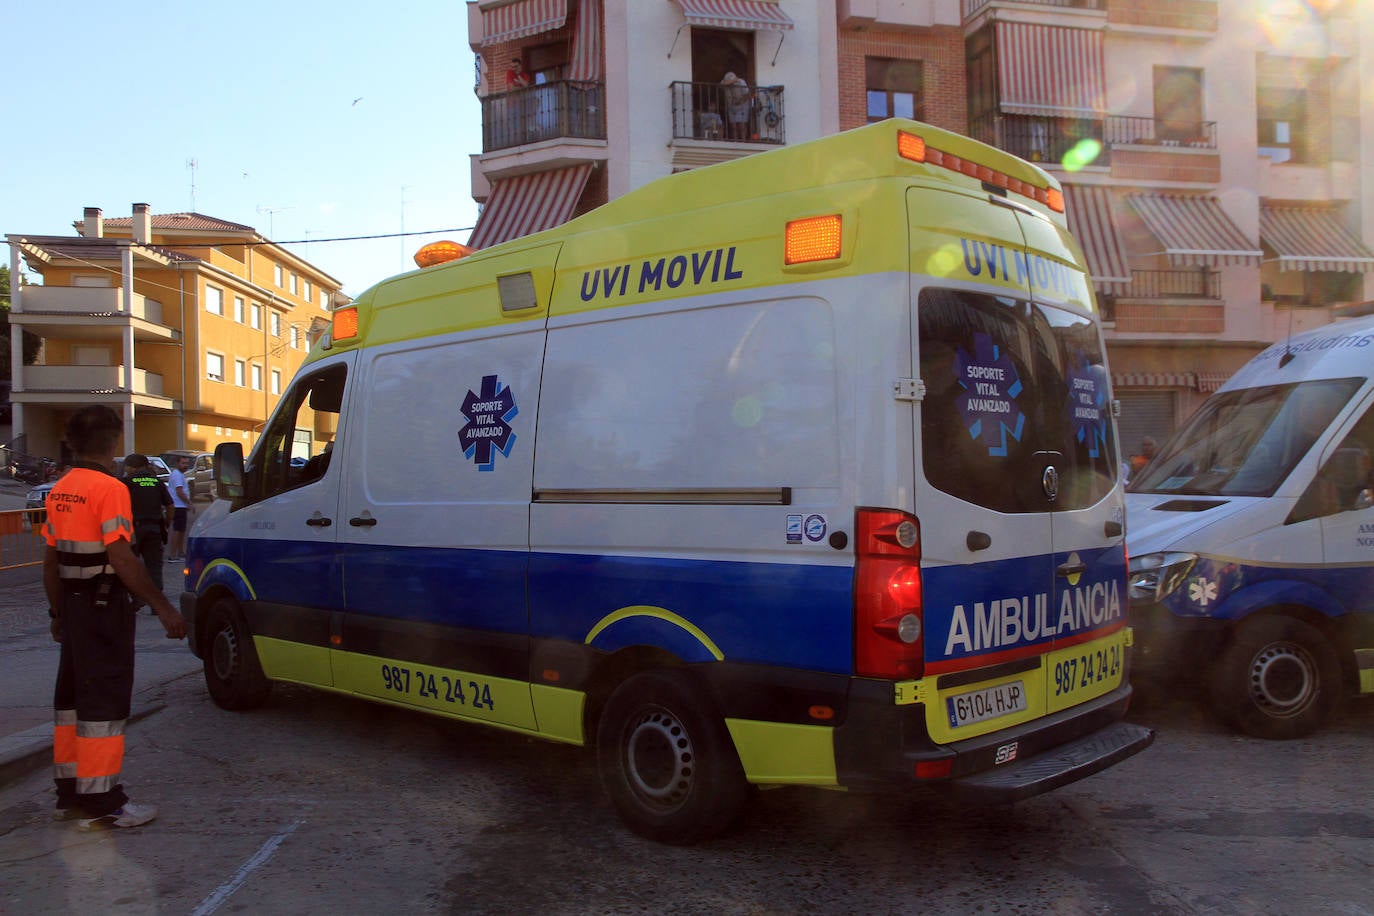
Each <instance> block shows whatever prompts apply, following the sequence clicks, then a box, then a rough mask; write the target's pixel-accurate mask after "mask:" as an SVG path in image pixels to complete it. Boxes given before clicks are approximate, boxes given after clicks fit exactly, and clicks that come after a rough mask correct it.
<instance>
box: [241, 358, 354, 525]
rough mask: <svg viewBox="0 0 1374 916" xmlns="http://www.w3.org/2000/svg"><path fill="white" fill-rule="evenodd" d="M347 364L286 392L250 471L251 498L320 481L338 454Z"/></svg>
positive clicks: (248, 489) (246, 482) (306, 379)
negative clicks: (335, 449)
mask: <svg viewBox="0 0 1374 916" xmlns="http://www.w3.org/2000/svg"><path fill="white" fill-rule="evenodd" d="M346 375H347V371H346V369H345V367H344V366H341V365H339V366H329V367H327V368H324V369H321V370H319V371H318V372H314V373H311V374H309V375H306V376H303V377H301V378H300V379H298V380H297V382H296V384H295V385H294V386H293V387H292V388H291V390H290V391H289V392H287V394H286V395H285V397H283V399H282V403H281V406H280V407H279V408H278V409H277V412H276V413H275V414H274V415H273V417H272V422H271V425H270V426H269V427H268V429H267V432H266V434H264V436H263V438H262V441H261V442H260V443H259V444H258V447H257V448H256V449H254V451H253V455H252V458H251V459H250V460H249V464H248V467H247V468H245V473H244V478H245V479H244V487H245V490H246V496H247V498H248V499H249V500H259V499H267V498H269V497H272V496H275V495H277V494H278V493H284V492H286V491H287V490H293V489H295V488H297V487H302V486H306V485H307V484H311V483H314V482H315V481H316V480H319V479H320V478H321V477H323V476H324V475H325V473H326V472H327V471H328V468H329V462H330V460H331V458H332V455H333V445H334V433H335V432H336V431H337V429H338V419H339V411H340V410H341V409H342V406H343V391H344V381H345V378H346Z"/></svg>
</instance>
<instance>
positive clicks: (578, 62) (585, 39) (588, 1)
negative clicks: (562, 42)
mask: <svg viewBox="0 0 1374 916" xmlns="http://www.w3.org/2000/svg"><path fill="white" fill-rule="evenodd" d="M603 76H605V74H604V73H603V72H602V69H601V0H582V2H581V3H579V4H578V5H577V25H576V26H574V27H573V40H572V61H571V62H570V63H569V64H568V79H569V80H572V81H573V82H587V83H599V82H601V80H602V77H603Z"/></svg>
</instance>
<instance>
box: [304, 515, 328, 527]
mask: <svg viewBox="0 0 1374 916" xmlns="http://www.w3.org/2000/svg"><path fill="white" fill-rule="evenodd" d="M305 523H306V524H307V525H309V526H310V527H312V528H328V527H329V526H330V525H332V524H334V522H333V520H332V519H327V518H325V517H324V516H322V515H316V516H314V517H313V518H308V519H306V520H305Z"/></svg>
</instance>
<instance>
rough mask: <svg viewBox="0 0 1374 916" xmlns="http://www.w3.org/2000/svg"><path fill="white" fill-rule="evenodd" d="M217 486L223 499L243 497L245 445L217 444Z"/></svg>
mask: <svg viewBox="0 0 1374 916" xmlns="http://www.w3.org/2000/svg"><path fill="white" fill-rule="evenodd" d="M215 488H216V492H217V493H218V494H219V497H220V498H221V499H227V500H230V501H231V502H237V501H238V500H240V499H243V446H242V445H240V444H239V443H237V442H221V443H220V444H219V445H217V446H215Z"/></svg>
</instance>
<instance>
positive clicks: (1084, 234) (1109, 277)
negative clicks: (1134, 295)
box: [1064, 184, 1131, 293]
mask: <svg viewBox="0 0 1374 916" xmlns="http://www.w3.org/2000/svg"><path fill="white" fill-rule="evenodd" d="M1064 199H1065V202H1066V206H1065V207H1064V213H1065V215H1066V216H1067V217H1068V218H1069V231H1070V232H1071V233H1073V237H1074V238H1076V239H1078V244H1079V245H1081V246H1083V256H1084V257H1086V258H1087V259H1088V270H1089V271H1090V272H1091V273H1092V280H1093V285H1094V286H1096V287H1097V288H1098V289H1099V290H1102V291H1103V292H1109V293H1111V292H1123V291H1124V287H1126V286H1127V285H1128V284H1129V283H1130V282H1131V266H1130V259H1129V258H1128V257H1127V255H1126V246H1125V245H1124V244H1123V243H1122V241H1121V235H1120V233H1118V232H1117V231H1116V225H1115V224H1114V223H1113V222H1112V208H1111V198H1110V196H1109V195H1108V193H1107V189H1106V188H1097V187H1088V186H1086V185H1076V184H1066V185H1064Z"/></svg>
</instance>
